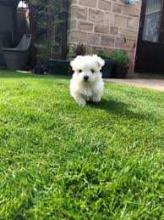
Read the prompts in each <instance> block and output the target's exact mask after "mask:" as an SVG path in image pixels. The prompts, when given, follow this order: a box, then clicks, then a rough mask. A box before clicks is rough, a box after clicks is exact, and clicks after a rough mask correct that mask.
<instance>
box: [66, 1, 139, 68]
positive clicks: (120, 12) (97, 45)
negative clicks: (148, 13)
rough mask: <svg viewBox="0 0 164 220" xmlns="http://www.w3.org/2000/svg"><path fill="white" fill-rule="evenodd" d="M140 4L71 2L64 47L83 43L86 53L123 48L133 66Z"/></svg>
mask: <svg viewBox="0 0 164 220" xmlns="http://www.w3.org/2000/svg"><path fill="white" fill-rule="evenodd" d="M139 17H140V3H137V4H134V5H127V4H125V3H124V2H123V1H121V0H72V2H71V8H70V27H69V39H68V44H69V48H70V51H71V48H72V47H73V45H77V44H78V43H83V44H84V45H86V46H87V50H88V53H96V52H97V51H99V50H100V49H102V48H104V49H107V50H109V51H113V50H115V49H124V50H126V51H127V52H128V54H129V57H130V59H131V65H130V66H131V67H130V71H132V70H133V67H134V59H135V51H136V44H137V37H138V26H139Z"/></svg>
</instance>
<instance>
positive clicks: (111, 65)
mask: <svg viewBox="0 0 164 220" xmlns="http://www.w3.org/2000/svg"><path fill="white" fill-rule="evenodd" d="M98 56H100V57H101V58H102V59H104V60H105V65H104V66H103V68H102V76H103V78H110V77H111V76H112V75H113V72H114V71H115V64H116V63H115V61H114V60H112V59H111V56H110V53H109V52H108V51H106V50H100V51H99V52H98Z"/></svg>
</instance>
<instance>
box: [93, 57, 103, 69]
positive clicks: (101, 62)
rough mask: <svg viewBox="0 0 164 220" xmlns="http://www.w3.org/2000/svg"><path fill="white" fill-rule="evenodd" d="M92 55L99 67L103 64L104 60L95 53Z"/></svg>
mask: <svg viewBox="0 0 164 220" xmlns="http://www.w3.org/2000/svg"><path fill="white" fill-rule="evenodd" d="M93 57H94V59H95V60H96V62H97V63H98V66H99V68H100V69H101V68H102V67H103V66H104V65H105V61H104V60H103V59H102V58H101V57H99V56H97V55H93Z"/></svg>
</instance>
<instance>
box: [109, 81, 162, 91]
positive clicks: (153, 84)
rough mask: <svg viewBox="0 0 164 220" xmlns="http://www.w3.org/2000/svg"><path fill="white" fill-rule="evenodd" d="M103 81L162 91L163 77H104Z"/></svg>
mask: <svg viewBox="0 0 164 220" xmlns="http://www.w3.org/2000/svg"><path fill="white" fill-rule="evenodd" d="M105 81H107V82H114V83H121V84H128V85H130V86H136V87H143V88H149V89H155V90H158V91H164V79H106V80H105Z"/></svg>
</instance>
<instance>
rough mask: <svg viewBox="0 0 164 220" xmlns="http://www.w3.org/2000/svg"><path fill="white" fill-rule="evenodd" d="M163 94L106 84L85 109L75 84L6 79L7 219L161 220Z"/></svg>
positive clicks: (3, 153) (0, 208)
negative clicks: (72, 88) (76, 98)
mask: <svg viewBox="0 0 164 220" xmlns="http://www.w3.org/2000/svg"><path fill="white" fill-rule="evenodd" d="M163 147H164V93H162V92H161V93H160V92H155V91H151V90H146V89H138V88H133V87H129V86H122V85H117V84H107V85H106V93H105V96H104V99H103V101H102V103H101V104H100V105H99V106H93V105H89V106H87V107H84V108H83V107H79V106H78V105H77V104H76V103H75V102H74V101H73V100H72V99H71V97H70V95H69V80H68V79H67V78H64V77H63V78H60V77H52V76H32V75H25V74H24V75H23V74H16V73H14V72H5V71H1V73H0V219H1V220H3V219H9V220H11V219H15V220H17V219H18V220H19V219H32V220H33V219H34V220H35V219H36V220H42V219H44V220H51V219H55V220H63V219H64V220H68V219H69V220H91V219H92V220H109V219H112V220H113V219H114V220H135V219H136V220H142V219H144V220H155V219H157V220H159V219H164V215H163V203H162V202H163V201H162V199H163V195H162V191H163V189H162V188H163V186H164V172H163V171H162V166H163V163H162V162H163V156H164V155H163V153H164V151H163Z"/></svg>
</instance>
